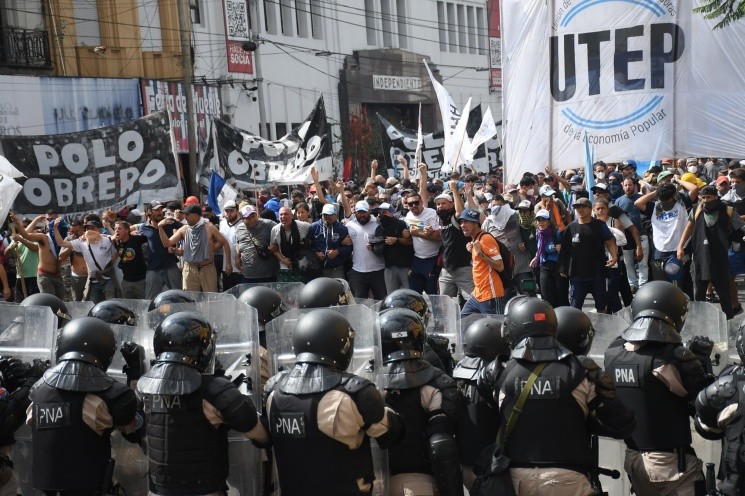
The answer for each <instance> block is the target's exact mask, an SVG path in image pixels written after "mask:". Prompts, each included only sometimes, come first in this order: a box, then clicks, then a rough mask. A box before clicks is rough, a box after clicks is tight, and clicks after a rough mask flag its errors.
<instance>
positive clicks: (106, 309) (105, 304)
mask: <svg viewBox="0 0 745 496" xmlns="http://www.w3.org/2000/svg"><path fill="white" fill-rule="evenodd" d="M88 317H96V318H97V319H101V320H103V321H104V322H106V323H107V324H115V325H128V326H133V325H135V324H136V323H137V316H136V315H135V313H134V312H133V311H132V309H131V308H129V307H128V306H127V305H125V304H124V303H122V302H121V301H114V300H106V301H102V302H100V303H97V304H96V305H95V306H94V307H93V308H91V309H90V311H89V312H88Z"/></svg>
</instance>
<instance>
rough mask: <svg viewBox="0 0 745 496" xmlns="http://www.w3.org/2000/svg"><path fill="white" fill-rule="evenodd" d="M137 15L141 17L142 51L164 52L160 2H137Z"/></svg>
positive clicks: (140, 0) (141, 0) (145, 0)
mask: <svg viewBox="0 0 745 496" xmlns="http://www.w3.org/2000/svg"><path fill="white" fill-rule="evenodd" d="M190 2H191V0H190ZM190 8H191V5H190ZM137 14H138V15H139V17H140V42H141V44H142V51H143V52H160V51H162V50H163V39H162V35H161V30H160V7H159V6H158V0H137ZM192 22H193V19H192Z"/></svg>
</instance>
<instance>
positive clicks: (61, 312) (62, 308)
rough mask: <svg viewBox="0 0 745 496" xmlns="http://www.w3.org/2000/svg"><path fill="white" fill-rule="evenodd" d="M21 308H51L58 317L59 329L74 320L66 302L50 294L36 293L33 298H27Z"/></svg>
mask: <svg viewBox="0 0 745 496" xmlns="http://www.w3.org/2000/svg"><path fill="white" fill-rule="evenodd" d="M21 306H22V307H28V306H38V307H49V308H51V309H52V313H53V314H54V315H56V316H57V329H62V328H63V327H65V324H67V323H68V322H70V320H72V317H71V316H70V312H69V310H68V309H67V306H66V305H65V302H63V301H62V300H60V299H59V298H57V297H56V296H55V295H53V294H50V293H36V294H32V295H31V296H27V297H26V298H24V299H23V301H22V302H21Z"/></svg>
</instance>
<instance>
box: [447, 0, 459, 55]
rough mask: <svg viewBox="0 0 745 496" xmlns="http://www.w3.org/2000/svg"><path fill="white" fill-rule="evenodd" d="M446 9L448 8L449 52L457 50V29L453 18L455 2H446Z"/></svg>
mask: <svg viewBox="0 0 745 496" xmlns="http://www.w3.org/2000/svg"><path fill="white" fill-rule="evenodd" d="M447 10H448V42H449V43H448V49H449V50H450V51H451V52H457V51H458V48H457V46H458V39H457V38H456V36H457V34H456V33H457V31H456V29H455V27H456V26H457V24H458V22H457V21H456V20H455V4H452V3H448V4H447Z"/></svg>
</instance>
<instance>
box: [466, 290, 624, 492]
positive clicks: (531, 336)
mask: <svg viewBox="0 0 745 496" xmlns="http://www.w3.org/2000/svg"><path fill="white" fill-rule="evenodd" d="M556 327H557V324H556V314H555V312H554V309H553V308H552V307H551V305H549V304H548V303H547V302H545V301H543V300H541V299H538V298H535V297H531V296H517V297H515V298H513V299H512V300H510V301H509V302H508V304H507V307H506V315H505V329H504V330H505V332H506V333H507V334H508V336H509V339H510V341H511V343H512V345H513V349H512V358H511V359H510V360H509V361H508V362H507V363H506V364H505V366H504V370H503V371H502V372H501V373H500V374H499V376H498V377H497V379H496V381H495V382H494V384H495V387H494V389H493V397H494V398H495V399H496V400H497V401H498V402H499V410H500V416H501V424H502V426H503V428H504V426H505V425H507V424H508V423H513V425H512V430H511V434H509V435H508V436H507V438H506V440H505V442H504V453H505V454H506V456H507V457H508V458H509V459H510V460H511V461H512V462H511V465H510V467H511V469H510V470H511V475H512V481H513V484H514V486H515V491H516V492H517V494H518V496H527V495H535V494H552V495H557V496H563V495H567V496H570V495H571V496H585V495H586V496H589V495H591V494H595V492H594V489H593V488H592V487H591V484H590V480H589V475H590V473H591V471H592V467H593V465H594V457H593V453H592V449H591V446H590V435H589V430H588V429H589V424H590V422H591V421H592V420H591V419H593V418H597V420H598V421H599V422H600V423H601V424H603V425H604V427H605V434H606V435H609V436H611V437H616V438H621V437H625V436H626V435H628V434H629V433H630V432H631V429H632V428H633V425H634V420H633V415H632V414H631V413H630V412H629V411H627V410H626V409H624V408H623V406H622V405H620V404H619V403H618V402H612V401H611V400H612V399H613V397H614V393H615V392H614V390H613V384H612V382H611V381H610V379H609V378H608V376H607V374H605V373H604V372H603V371H602V370H600V368H599V367H598V366H597V365H596V364H595V362H593V361H592V360H591V359H589V358H587V357H576V356H575V355H573V354H572V352H571V351H569V350H568V349H566V348H564V347H563V346H562V345H561V344H559V343H558V342H557V341H556V332H557V331H556ZM531 376H534V377H533V379H534V381H535V382H534V383H533V385H532V387H530V389H529V391H528V392H527V393H528V394H527V397H526V400H525V404H524V405H523V407H522V411H521V412H516V413H514V414H513V411H514V409H515V406H516V404H517V403H518V397H520V396H521V393H522V392H523V388H524V387H525V385H526V383H529V382H530V380H531ZM481 381H482V377H479V382H481ZM513 415H518V416H517V417H516V418H515V420H513V421H512V422H510V420H509V419H510V418H511V417H512V416H513Z"/></svg>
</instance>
